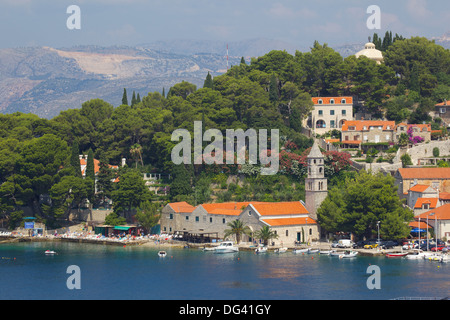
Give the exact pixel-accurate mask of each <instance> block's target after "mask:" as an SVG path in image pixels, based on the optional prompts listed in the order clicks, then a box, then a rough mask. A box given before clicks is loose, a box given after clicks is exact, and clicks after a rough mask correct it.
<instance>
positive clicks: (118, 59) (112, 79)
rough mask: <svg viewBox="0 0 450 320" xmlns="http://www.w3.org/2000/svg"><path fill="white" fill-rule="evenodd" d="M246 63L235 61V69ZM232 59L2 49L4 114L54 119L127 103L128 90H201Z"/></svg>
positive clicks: (111, 50)
mask: <svg viewBox="0 0 450 320" xmlns="http://www.w3.org/2000/svg"><path fill="white" fill-rule="evenodd" d="M240 59H241V57H236V56H230V58H229V63H230V65H232V64H238V63H240ZM226 65H227V62H226V57H224V56H223V55H219V54H214V53H199V54H195V55H182V54H177V53H171V52H159V51H156V50H153V49H149V48H144V47H125V46H117V47H97V46H81V47H73V48H62V49H55V48H49V47H33V48H16V49H0V112H2V113H13V112H16V111H21V112H25V113H35V114H37V115H39V116H40V117H46V118H51V117H54V116H56V115H58V114H59V112H60V111H61V110H66V109H69V108H79V107H81V104H82V103H83V102H85V101H87V100H89V99H93V98H100V99H103V100H105V101H107V102H109V103H111V104H112V105H114V106H117V105H119V104H120V103H121V99H122V94H123V88H127V91H128V92H130V97H131V92H132V91H136V93H138V92H139V93H140V96H141V97H143V96H145V95H147V93H148V92H154V91H159V92H161V91H162V89H163V88H165V89H166V92H168V90H169V88H170V87H171V86H173V85H174V84H176V83H179V82H181V81H183V80H184V81H189V82H191V83H194V84H196V85H197V86H198V87H201V86H202V85H203V81H204V80H205V77H206V75H207V73H208V72H210V73H211V74H212V75H213V76H216V75H219V74H222V73H224V72H226V68H227V67H226Z"/></svg>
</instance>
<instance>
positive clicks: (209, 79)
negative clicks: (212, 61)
mask: <svg viewBox="0 0 450 320" xmlns="http://www.w3.org/2000/svg"><path fill="white" fill-rule="evenodd" d="M213 87H214V84H213V79H212V77H211V74H210V73H209V71H208V74H207V75H206V79H205V82H204V83H203V88H210V89H213Z"/></svg>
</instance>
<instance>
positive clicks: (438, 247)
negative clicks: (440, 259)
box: [431, 244, 445, 252]
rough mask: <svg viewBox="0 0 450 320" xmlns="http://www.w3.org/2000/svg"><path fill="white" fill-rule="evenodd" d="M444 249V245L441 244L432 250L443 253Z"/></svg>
mask: <svg viewBox="0 0 450 320" xmlns="http://www.w3.org/2000/svg"><path fill="white" fill-rule="evenodd" d="M444 248H445V246H444V245H442V244H439V245H437V246H434V247H433V248H431V251H435V252H437V251H442V249H444Z"/></svg>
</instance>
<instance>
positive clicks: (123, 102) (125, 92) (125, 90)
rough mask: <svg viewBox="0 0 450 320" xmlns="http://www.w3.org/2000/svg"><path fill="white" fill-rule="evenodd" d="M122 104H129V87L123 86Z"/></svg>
mask: <svg viewBox="0 0 450 320" xmlns="http://www.w3.org/2000/svg"><path fill="white" fill-rule="evenodd" d="M122 104H123V105H126V106H127V105H128V97H127V89H125V88H123V95H122Z"/></svg>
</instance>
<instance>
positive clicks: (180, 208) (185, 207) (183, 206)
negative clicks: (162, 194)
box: [168, 201, 195, 213]
mask: <svg viewBox="0 0 450 320" xmlns="http://www.w3.org/2000/svg"><path fill="white" fill-rule="evenodd" d="M168 205H169V206H170V207H171V208H172V209H173V210H174V211H175V212H178V213H180V212H183V213H191V212H192V211H194V209H195V207H193V206H191V205H190V204H189V203H187V202H186V201H182V202H172V203H169V204H168Z"/></svg>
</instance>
